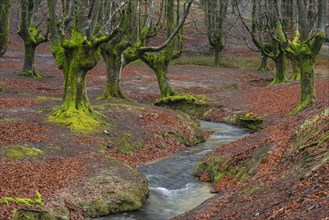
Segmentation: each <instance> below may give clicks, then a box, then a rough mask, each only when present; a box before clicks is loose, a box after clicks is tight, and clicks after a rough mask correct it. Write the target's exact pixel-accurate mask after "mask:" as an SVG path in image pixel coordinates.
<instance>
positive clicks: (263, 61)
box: [258, 53, 270, 72]
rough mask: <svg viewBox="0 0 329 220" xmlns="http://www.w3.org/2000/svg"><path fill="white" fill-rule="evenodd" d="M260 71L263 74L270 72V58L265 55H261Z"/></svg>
mask: <svg viewBox="0 0 329 220" xmlns="http://www.w3.org/2000/svg"><path fill="white" fill-rule="evenodd" d="M258 70H259V71H262V72H267V71H269V70H270V69H269V68H268V57H267V56H266V54H264V53H261V61H260V66H259V68H258Z"/></svg>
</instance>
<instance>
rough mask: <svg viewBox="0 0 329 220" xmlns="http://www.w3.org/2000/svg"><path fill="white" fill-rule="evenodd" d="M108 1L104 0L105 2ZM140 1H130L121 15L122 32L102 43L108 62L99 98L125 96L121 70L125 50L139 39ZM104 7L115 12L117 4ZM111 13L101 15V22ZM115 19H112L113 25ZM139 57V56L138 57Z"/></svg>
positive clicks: (102, 49)
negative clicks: (121, 83) (138, 13)
mask: <svg viewBox="0 0 329 220" xmlns="http://www.w3.org/2000/svg"><path fill="white" fill-rule="evenodd" d="M105 3H106V2H104V4H105ZM138 5H139V4H138V1H131V0H130V1H128V2H127V5H126V7H125V10H124V11H123V13H122V14H121V15H120V17H119V18H118V19H120V32H119V33H118V34H116V36H114V37H113V38H112V39H111V40H110V41H108V42H107V43H104V44H102V45H101V54H102V57H103V59H104V61H105V64H106V76H107V80H106V84H105V89H104V92H103V93H102V95H101V96H99V97H98V98H97V99H108V98H112V97H115V98H125V95H124V93H123V91H122V90H121V86H120V80H121V71H122V69H123V68H124V66H125V65H126V64H125V63H124V62H123V61H124V59H123V55H122V54H123V52H124V51H125V50H126V49H127V48H128V47H129V45H131V44H132V43H133V42H135V41H136V40H137V35H138V25H139V24H138V20H139V19H137V10H138V8H139V6H138ZM104 8H108V9H109V10H111V11H112V12H113V10H116V8H115V5H113V2H112V5H104ZM109 14H111V13H106V12H105V11H104V14H103V15H102V16H101V20H102V21H101V23H104V21H105V20H108V16H109ZM113 22H114V21H111V25H110V26H109V27H111V26H113V25H114V24H113ZM136 59H138V57H136Z"/></svg>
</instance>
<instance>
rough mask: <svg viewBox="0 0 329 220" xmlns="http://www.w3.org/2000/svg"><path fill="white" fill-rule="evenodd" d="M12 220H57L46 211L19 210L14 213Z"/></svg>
mask: <svg viewBox="0 0 329 220" xmlns="http://www.w3.org/2000/svg"><path fill="white" fill-rule="evenodd" d="M12 220H56V218H55V217H54V216H53V215H52V214H51V213H49V212H47V211H45V210H29V209H18V210H15V211H14V215H13V218H12Z"/></svg>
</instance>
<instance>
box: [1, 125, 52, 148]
mask: <svg viewBox="0 0 329 220" xmlns="http://www.w3.org/2000/svg"><path fill="white" fill-rule="evenodd" d="M47 132H48V127H46V126H44V125H42V124H40V123H38V122H29V121H20V122H6V123H2V124H0V144H17V143H40V142H42V141H44V140H46V138H47Z"/></svg>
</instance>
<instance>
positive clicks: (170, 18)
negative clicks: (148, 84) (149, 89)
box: [141, 0, 192, 98]
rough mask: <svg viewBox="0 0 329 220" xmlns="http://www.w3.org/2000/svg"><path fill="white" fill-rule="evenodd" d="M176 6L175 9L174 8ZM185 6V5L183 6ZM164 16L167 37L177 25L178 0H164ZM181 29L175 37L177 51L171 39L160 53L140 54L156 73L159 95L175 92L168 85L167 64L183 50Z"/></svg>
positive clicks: (165, 95)
mask: <svg viewBox="0 0 329 220" xmlns="http://www.w3.org/2000/svg"><path fill="white" fill-rule="evenodd" d="M191 3H192V1H190V3H189V5H188V9H189V8H190V5H191ZM175 6H176V9H175ZM184 7H185V6H184ZM175 11H176V19H175ZM184 11H185V14H187V11H186V9H184ZM164 12H165V15H164V17H165V18H166V20H165V25H166V31H167V33H166V36H167V38H169V37H170V36H171V35H172V34H173V32H174V30H175V29H174V28H175V24H177V26H179V19H180V1H179V0H177V2H176V5H175V1H174V0H167V1H166V10H164ZM182 30H183V28H182V29H181V31H179V33H178V38H177V41H176V42H177V51H175V44H174V43H175V41H174V40H171V41H170V42H169V43H168V45H167V46H166V47H165V48H164V49H163V50H161V51H160V53H151V52H145V53H143V54H142V56H141V59H142V60H143V62H144V63H145V64H146V65H148V66H149V67H150V68H151V69H152V70H153V71H154V72H155V74H156V76H157V80H158V85H159V89H160V97H161V98H164V97H168V96H173V95H175V94H176V92H175V91H174V89H173V88H172V87H171V85H170V81H169V79H168V77H167V73H168V66H169V63H170V61H171V60H172V59H177V58H178V57H179V56H180V55H181V53H182V50H183V36H182Z"/></svg>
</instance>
